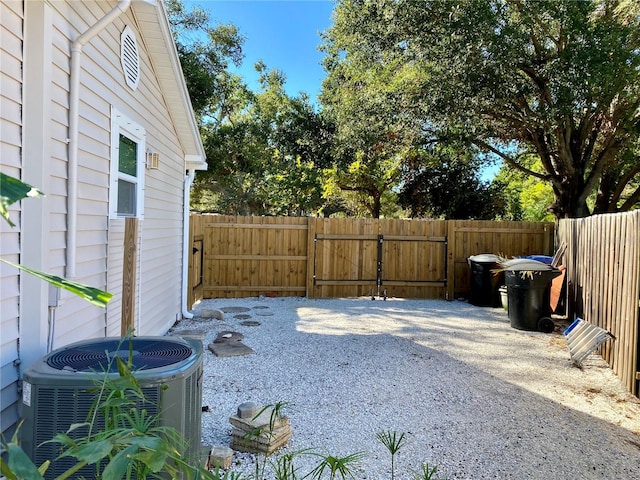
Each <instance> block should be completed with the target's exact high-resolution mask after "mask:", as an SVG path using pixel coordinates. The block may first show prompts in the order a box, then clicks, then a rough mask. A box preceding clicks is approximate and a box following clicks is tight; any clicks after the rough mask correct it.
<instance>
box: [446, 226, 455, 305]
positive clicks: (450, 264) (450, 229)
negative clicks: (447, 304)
mask: <svg viewBox="0 0 640 480" xmlns="http://www.w3.org/2000/svg"><path fill="white" fill-rule="evenodd" d="M446 246H447V247H446V248H447V276H446V280H447V293H446V297H445V298H446V299H447V300H449V301H451V300H454V293H455V287H456V285H455V283H456V224H455V220H447V243H446Z"/></svg>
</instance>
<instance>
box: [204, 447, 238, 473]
mask: <svg viewBox="0 0 640 480" xmlns="http://www.w3.org/2000/svg"><path fill="white" fill-rule="evenodd" d="M232 460H233V450H231V449H230V448H229V447H222V446H218V447H213V448H212V449H211V453H209V465H208V467H209V469H210V470H215V469H216V468H221V469H223V470H228V469H230V468H231V462H232Z"/></svg>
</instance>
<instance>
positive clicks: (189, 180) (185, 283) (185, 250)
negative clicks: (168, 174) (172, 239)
mask: <svg viewBox="0 0 640 480" xmlns="http://www.w3.org/2000/svg"><path fill="white" fill-rule="evenodd" d="M195 176H196V171H195V169H193V168H192V169H190V170H187V176H186V177H185V179H184V206H183V214H184V219H183V221H182V318H184V319H187V320H188V319H191V318H193V313H191V312H190V311H189V309H188V308H187V289H188V287H189V247H190V246H191V245H189V216H190V210H189V206H190V199H191V185H192V184H193V179H194V177H195Z"/></svg>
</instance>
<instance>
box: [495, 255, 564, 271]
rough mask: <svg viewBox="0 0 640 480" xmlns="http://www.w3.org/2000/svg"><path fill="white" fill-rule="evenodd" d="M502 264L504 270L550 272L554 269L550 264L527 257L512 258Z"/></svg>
mask: <svg viewBox="0 0 640 480" xmlns="http://www.w3.org/2000/svg"><path fill="white" fill-rule="evenodd" d="M504 265H505V268H504V269H505V270H510V271H513V272H550V271H552V270H556V268H554V267H552V266H551V265H547V264H546V263H543V262H539V261H537V260H531V259H529V258H514V259H513V260H507V261H506V262H504Z"/></svg>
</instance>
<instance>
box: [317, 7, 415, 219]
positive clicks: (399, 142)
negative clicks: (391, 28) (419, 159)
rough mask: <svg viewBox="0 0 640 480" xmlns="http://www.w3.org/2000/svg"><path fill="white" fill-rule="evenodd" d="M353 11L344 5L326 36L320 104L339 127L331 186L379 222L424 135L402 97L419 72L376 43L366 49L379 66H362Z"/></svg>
mask: <svg viewBox="0 0 640 480" xmlns="http://www.w3.org/2000/svg"><path fill="white" fill-rule="evenodd" d="M340 7H342V9H341V8H340ZM351 7H352V5H347V4H340V5H339V8H338V9H337V10H336V11H335V14H336V15H335V20H334V25H333V26H332V27H331V28H330V29H329V30H328V31H327V32H325V33H324V34H323V45H322V49H323V51H324V52H325V53H326V56H325V59H324V66H325V69H326V70H327V72H328V76H327V78H326V79H325V80H324V82H323V86H322V93H321V96H320V99H321V102H322V104H323V108H324V110H325V113H326V114H327V115H328V116H330V117H331V118H332V119H333V121H334V122H335V124H336V142H335V145H336V148H335V149H334V165H333V168H332V171H331V173H332V175H331V182H330V185H331V186H332V187H333V190H332V191H333V193H337V192H338V191H343V192H354V194H355V195H356V196H357V197H358V198H359V199H360V202H361V204H362V206H364V207H365V208H366V210H367V211H368V213H369V215H370V216H372V217H374V218H377V217H379V216H380V213H381V211H382V208H383V205H382V200H383V198H385V197H388V196H389V194H390V193H391V192H392V191H393V189H394V188H395V187H397V185H398V184H399V182H400V180H401V168H402V164H403V161H404V159H405V157H406V155H408V153H409V152H410V151H411V150H412V149H413V148H414V147H415V145H416V142H418V141H419V138H420V136H421V124H420V122H419V121H417V119H416V118H415V117H410V116H407V115H406V108H404V107H403V105H402V98H401V97H400V96H399V95H398V92H400V91H406V90H411V89H412V85H413V84H415V82H416V75H418V76H419V75H420V72H419V71H417V70H416V69H414V68H412V67H411V66H405V65H401V64H399V63H398V62H397V61H395V60H394V59H393V58H389V57H387V56H386V54H385V52H384V49H383V48H382V47H377V46H374V45H372V44H369V45H368V47H371V49H370V50H368V49H367V47H364V48H365V49H366V51H367V53H370V54H371V55H372V56H375V57H376V58H377V59H378V61H377V62H376V63H373V62H366V61H363V59H362V58H361V56H360V52H359V50H358V47H359V32H358V31H352V30H351V29H350V27H351V26H352V25H351V24H350V22H351V21H354V22H357V21H359V17H358V15H359V13H358V12H359V5H353V10H351ZM364 15H366V13H364ZM374 28H375V26H374Z"/></svg>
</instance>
